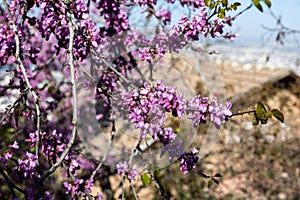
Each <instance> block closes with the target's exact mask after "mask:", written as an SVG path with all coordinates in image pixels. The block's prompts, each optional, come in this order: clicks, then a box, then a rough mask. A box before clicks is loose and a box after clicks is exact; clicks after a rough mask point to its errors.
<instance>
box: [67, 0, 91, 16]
mask: <svg viewBox="0 0 300 200" xmlns="http://www.w3.org/2000/svg"><path fill="white" fill-rule="evenodd" d="M70 8H71V10H72V11H73V13H74V16H75V18H76V19H87V18H88V17H89V14H88V9H87V7H86V5H84V3H83V1H82V0H77V1H76V2H75V3H73V4H72V5H71V6H70Z"/></svg>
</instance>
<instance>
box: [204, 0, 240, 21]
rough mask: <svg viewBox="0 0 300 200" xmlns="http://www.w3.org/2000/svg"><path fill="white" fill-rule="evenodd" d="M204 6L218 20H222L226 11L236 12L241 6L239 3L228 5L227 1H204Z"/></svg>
mask: <svg viewBox="0 0 300 200" xmlns="http://www.w3.org/2000/svg"><path fill="white" fill-rule="evenodd" d="M204 3H205V5H206V6H207V7H208V8H210V9H212V10H214V12H213V14H212V16H213V15H217V17H219V18H224V17H225V16H226V12H227V11H231V10H236V9H237V7H238V6H240V5H241V3H240V2H234V3H233V4H229V3H228V0H204Z"/></svg>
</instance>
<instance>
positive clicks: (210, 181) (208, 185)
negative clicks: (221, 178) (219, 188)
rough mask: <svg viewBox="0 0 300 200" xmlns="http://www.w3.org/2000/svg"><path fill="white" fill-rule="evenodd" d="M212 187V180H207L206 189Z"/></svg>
mask: <svg viewBox="0 0 300 200" xmlns="http://www.w3.org/2000/svg"><path fill="white" fill-rule="evenodd" d="M212 185H213V180H212V179H209V181H208V183H207V187H208V188H210V187H211V186H212Z"/></svg>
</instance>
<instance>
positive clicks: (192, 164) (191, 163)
mask: <svg viewBox="0 0 300 200" xmlns="http://www.w3.org/2000/svg"><path fill="white" fill-rule="evenodd" d="M178 160H179V162H180V170H181V171H182V172H183V174H187V173H188V172H189V171H191V170H192V169H194V168H196V164H197V162H198V160H199V157H198V150H197V149H196V148H194V149H193V151H189V152H185V153H184V154H182V155H181V156H180V157H179V158H178Z"/></svg>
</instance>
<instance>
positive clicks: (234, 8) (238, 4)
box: [231, 2, 241, 10]
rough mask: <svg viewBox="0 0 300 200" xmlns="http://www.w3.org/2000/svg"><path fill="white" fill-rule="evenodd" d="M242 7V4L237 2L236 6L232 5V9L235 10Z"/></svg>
mask: <svg viewBox="0 0 300 200" xmlns="http://www.w3.org/2000/svg"><path fill="white" fill-rule="evenodd" d="M240 5H241V3H239V2H235V3H234V4H232V5H231V8H232V9H233V10H237V7H238V6H240Z"/></svg>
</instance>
